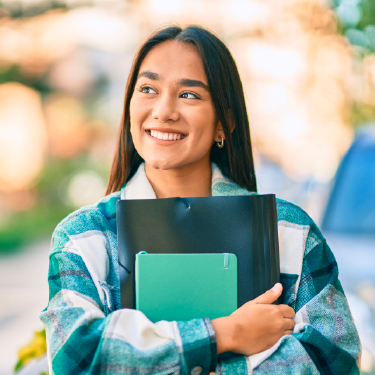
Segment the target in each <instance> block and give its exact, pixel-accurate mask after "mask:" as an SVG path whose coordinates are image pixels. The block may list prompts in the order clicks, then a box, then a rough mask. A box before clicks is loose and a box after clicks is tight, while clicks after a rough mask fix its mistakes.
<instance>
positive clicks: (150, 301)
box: [135, 252, 237, 322]
mask: <svg viewBox="0 0 375 375" xmlns="http://www.w3.org/2000/svg"><path fill="white" fill-rule="evenodd" d="M135 298H136V309H137V310H140V311H142V312H143V313H144V314H145V315H146V316H147V317H148V318H149V319H150V320H151V321H153V322H158V321H160V320H168V321H174V320H177V321H179V320H191V319H196V318H205V317H208V318H210V319H215V318H220V317H222V316H227V315H230V314H231V313H232V312H233V311H235V310H236V309H237V257H236V255H234V254H228V253H224V254H146V253H143V252H141V253H138V254H136V260H135Z"/></svg>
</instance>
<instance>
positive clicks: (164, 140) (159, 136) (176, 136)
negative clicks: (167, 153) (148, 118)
mask: <svg viewBox="0 0 375 375" xmlns="http://www.w3.org/2000/svg"><path fill="white" fill-rule="evenodd" d="M146 133H147V135H148V136H149V137H150V138H152V139H153V140H154V141H156V142H157V143H161V144H172V143H176V142H179V141H182V140H183V139H185V138H186V137H187V135H185V134H181V133H172V132H161V131H157V130H151V129H149V130H146Z"/></svg>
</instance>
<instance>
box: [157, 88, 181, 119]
mask: <svg viewBox="0 0 375 375" xmlns="http://www.w3.org/2000/svg"><path fill="white" fill-rule="evenodd" d="M152 117H153V118H154V119H156V120H159V121H160V122H168V121H177V120H178V119H179V118H180V114H179V112H178V108H177V99H176V98H174V97H172V96H171V95H168V94H165V95H162V96H160V98H159V99H158V100H157V101H156V102H155V106H154V108H153V111H152Z"/></svg>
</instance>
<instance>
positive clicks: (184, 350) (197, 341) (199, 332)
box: [177, 318, 217, 375]
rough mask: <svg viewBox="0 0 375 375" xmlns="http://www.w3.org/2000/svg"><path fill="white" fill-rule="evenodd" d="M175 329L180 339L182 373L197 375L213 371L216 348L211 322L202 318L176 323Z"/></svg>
mask: <svg viewBox="0 0 375 375" xmlns="http://www.w3.org/2000/svg"><path fill="white" fill-rule="evenodd" d="M177 327H178V330H179V332H180V337H181V343H180V346H181V347H180V348H179V353H180V356H181V362H182V367H183V368H182V373H183V374H189V375H190V374H191V375H199V374H201V373H202V374H206V373H208V372H211V371H215V368H216V363H217V346H216V336H215V330H214V328H213V327H212V324H211V320H210V319H209V318H203V319H193V320H189V321H186V322H177ZM177 345H178V343H177Z"/></svg>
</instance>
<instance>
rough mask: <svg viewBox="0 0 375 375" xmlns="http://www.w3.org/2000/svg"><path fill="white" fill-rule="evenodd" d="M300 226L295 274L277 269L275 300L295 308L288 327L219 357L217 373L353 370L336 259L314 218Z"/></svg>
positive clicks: (351, 333) (355, 354) (354, 336)
mask: <svg viewBox="0 0 375 375" xmlns="http://www.w3.org/2000/svg"><path fill="white" fill-rule="evenodd" d="M310 220H311V219H310ZM304 231H305V232H306V233H308V235H307V238H306V239H305V247H304V254H303V260H302V270H301V273H300V275H297V274H294V275H293V274H287V273H284V274H282V275H281V281H282V283H283V287H284V292H283V295H282V297H281V302H282V303H285V304H288V305H289V306H290V307H292V308H293V309H294V310H295V311H296V315H295V317H294V321H295V323H296V326H295V328H294V333H292V334H291V335H286V336H283V337H282V338H281V339H280V340H279V341H278V342H277V343H276V344H275V345H274V346H273V347H272V348H271V349H269V350H265V351H264V352H261V353H259V354H255V355H251V356H247V357H245V356H241V355H232V356H226V357H223V358H220V357H219V359H218V365H217V367H216V374H217V375H219V374H232V373H233V371H234V370H235V371H237V372H242V373H249V374H252V373H254V374H261V375H268V374H272V375H273V374H286V373H287V374H295V375H297V374H298V375H300V374H340V375H346V374H359V357H360V342H359V337H358V333H357V330H356V328H355V325H354V323H353V320H352V316H351V314H350V310H349V307H348V304H347V300H346V298H345V295H344V292H343V290H342V287H341V284H340V281H339V280H338V268H337V263H336V261H335V258H334V256H333V254H332V252H331V250H330V248H329V247H328V245H327V243H326V241H325V240H324V238H323V237H322V235H321V233H320V231H319V229H318V228H317V227H316V225H315V224H313V223H312V224H311V225H310V228H308V227H306V226H305V228H304ZM281 232H282V231H281ZM281 242H282V241H281ZM286 242H287V241H286ZM294 261H295V262H296V263H297V254H295V259H294ZM298 280H299V281H298Z"/></svg>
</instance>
